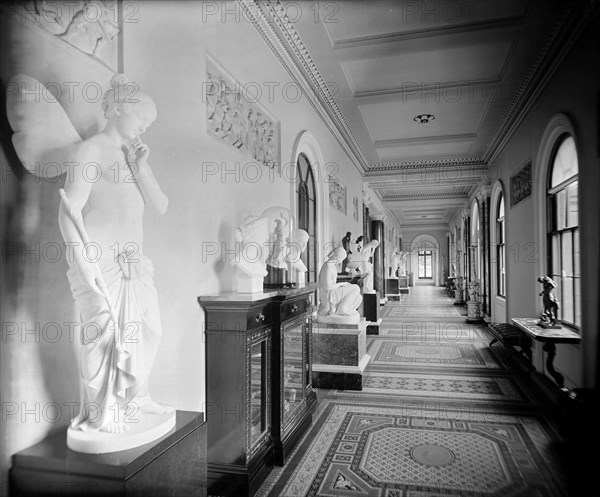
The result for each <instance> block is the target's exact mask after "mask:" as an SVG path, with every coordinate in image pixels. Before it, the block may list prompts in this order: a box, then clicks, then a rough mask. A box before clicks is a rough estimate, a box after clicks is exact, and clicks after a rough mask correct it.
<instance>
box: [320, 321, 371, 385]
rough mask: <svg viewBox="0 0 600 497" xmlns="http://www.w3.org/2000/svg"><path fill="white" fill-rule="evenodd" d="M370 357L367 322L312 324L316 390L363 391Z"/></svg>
mask: <svg viewBox="0 0 600 497" xmlns="http://www.w3.org/2000/svg"><path fill="white" fill-rule="evenodd" d="M370 359H371V357H370V356H369V355H368V354H367V322H366V320H362V321H361V322H360V323H358V324H355V325H353V324H350V325H348V324H339V325H338V324H326V323H319V322H315V323H313V366H312V370H313V386H314V387H317V388H334V389H337V390H362V376H363V373H364V371H365V368H366V367H367V364H368V363H369V360H370Z"/></svg>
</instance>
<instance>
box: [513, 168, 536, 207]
mask: <svg viewBox="0 0 600 497" xmlns="http://www.w3.org/2000/svg"><path fill="white" fill-rule="evenodd" d="M529 196H531V161H529V162H528V163H527V164H525V165H524V166H523V167H522V168H521V169H519V170H518V171H517V172H516V173H515V174H513V175H512V176H511V177H510V206H511V208H512V207H514V206H515V205H517V204H518V203H519V202H521V201H523V200H525V199H526V198H527V197H529Z"/></svg>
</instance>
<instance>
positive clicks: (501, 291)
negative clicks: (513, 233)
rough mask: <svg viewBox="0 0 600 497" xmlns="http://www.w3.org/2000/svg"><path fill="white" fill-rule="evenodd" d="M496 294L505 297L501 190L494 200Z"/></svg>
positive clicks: (503, 228)
mask: <svg viewBox="0 0 600 497" xmlns="http://www.w3.org/2000/svg"><path fill="white" fill-rule="evenodd" d="M501 206H503V207H504V212H503V213H502V215H500V207H501ZM496 295H497V296H498V297H502V298H506V202H505V201H504V193H503V192H502V191H500V193H499V194H498V199H497V201H496Z"/></svg>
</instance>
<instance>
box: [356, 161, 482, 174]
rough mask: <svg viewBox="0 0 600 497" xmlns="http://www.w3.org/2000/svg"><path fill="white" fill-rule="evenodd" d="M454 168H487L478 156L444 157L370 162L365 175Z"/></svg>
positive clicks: (463, 169) (468, 169) (469, 169)
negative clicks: (463, 157)
mask: <svg viewBox="0 0 600 497" xmlns="http://www.w3.org/2000/svg"><path fill="white" fill-rule="evenodd" d="M449 168H454V169H456V170H461V171H465V170H467V171H471V170H476V169H487V163H486V162H484V161H483V160H482V159H480V158H476V157H473V158H469V159H444V160H425V161H410V162H384V163H377V164H371V166H370V168H369V170H368V171H367V172H366V173H365V177H369V176H383V175H387V174H398V173H400V172H403V171H421V170H426V169H434V170H435V169H449Z"/></svg>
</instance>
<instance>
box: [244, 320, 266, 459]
mask: <svg viewBox="0 0 600 497" xmlns="http://www.w3.org/2000/svg"><path fill="white" fill-rule="evenodd" d="M248 342H249V343H248V380H247V381H248V383H247V385H248V397H247V398H248V402H247V404H246V405H247V409H248V412H247V420H248V442H247V447H248V456H249V458H251V457H252V456H253V455H254V453H256V451H257V450H258V449H260V447H261V446H262V445H264V444H265V443H266V442H267V441H268V440H269V431H270V429H271V419H270V418H271V415H270V412H271V400H270V399H271V396H270V395H271V392H270V383H271V378H270V376H271V371H270V370H271V366H270V365H271V358H270V354H271V333H270V330H269V329H264V330H263V331H261V332H259V333H255V334H254V335H253V336H252V337H251V338H249V339H248Z"/></svg>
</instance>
